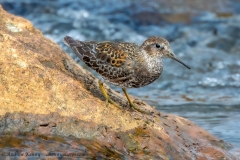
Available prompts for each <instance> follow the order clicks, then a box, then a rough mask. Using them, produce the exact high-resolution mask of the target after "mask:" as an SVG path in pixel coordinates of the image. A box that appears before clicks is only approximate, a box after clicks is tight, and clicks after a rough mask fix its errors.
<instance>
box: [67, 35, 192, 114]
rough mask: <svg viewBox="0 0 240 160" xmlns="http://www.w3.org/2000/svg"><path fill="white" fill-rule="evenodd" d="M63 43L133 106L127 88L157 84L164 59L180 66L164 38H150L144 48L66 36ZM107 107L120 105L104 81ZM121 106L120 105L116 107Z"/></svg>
mask: <svg viewBox="0 0 240 160" xmlns="http://www.w3.org/2000/svg"><path fill="white" fill-rule="evenodd" d="M64 42H65V44H66V45H68V46H69V47H70V48H71V49H72V50H73V52H74V53H75V54H76V55H77V56H78V57H79V58H80V59H81V60H82V61H83V62H84V63H85V64H86V65H87V66H88V67H90V68H92V69H93V70H95V71H96V72H97V73H99V74H100V75H101V76H102V77H103V79H104V81H105V82H110V83H112V84H113V85H116V86H119V87H121V88H122V90H123V92H124V94H125V96H126V98H127V100H128V102H129V104H130V106H131V107H132V108H133V109H136V110H138V111H141V112H143V111H142V110H139V108H138V106H136V105H135V104H133V102H132V101H131V99H130V98H129V95H128V93H127V90H126V88H139V87H143V86H146V85H148V84H150V83H152V82H154V81H155V80H156V79H158V77H159V76H160V75H161V73H162V71H163V62H162V58H164V57H168V58H172V59H174V60H176V61H177V62H179V63H181V64H182V65H184V66H185V67H187V68H188V69H190V67H189V66H187V65H186V64H185V63H183V62H182V61H181V60H180V59H179V58H178V57H177V56H176V55H175V54H174V53H173V52H172V51H171V49H170V45H169V42H168V41H167V40H166V39H164V38H162V37H149V38H147V39H146V40H145V41H144V42H143V44H142V45H141V46H139V45H137V44H135V43H129V42H109V41H103V42H96V41H78V40H74V39H73V38H71V37H69V36H66V37H65V38H64ZM98 83H99V88H100V89H101V91H102V93H103V95H104V97H105V98H106V101H107V103H108V102H109V103H112V104H115V105H117V104H116V103H115V102H114V101H113V100H112V99H111V98H110V97H109V96H108V93H107V91H106V89H105V88H104V86H103V82H102V81H101V80H99V81H98ZM117 106H118V105H117Z"/></svg>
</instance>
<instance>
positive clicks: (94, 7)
mask: <svg viewBox="0 0 240 160" xmlns="http://www.w3.org/2000/svg"><path fill="white" fill-rule="evenodd" d="M184 2H186V3H180V2H176V1H171V0H170V1H168V2H165V1H157V0H151V1H147V2H146V1H143V0H139V1H134V0H121V1H119V0H88V1H84V0H82V1H81V0H79V1H77V0H69V1H63V0H58V1H57V0H55V1H53V0H52V1H35V2H34V1H31V0H18V1H17V2H16V1H15V0H0V3H1V4H2V5H3V8H4V9H5V10H7V11H9V12H11V13H14V14H17V15H21V16H23V17H25V18H27V19H29V20H30V21H31V22H32V23H33V24H34V25H35V26H36V27H37V28H39V29H40V30H41V31H42V32H43V33H44V35H45V36H46V37H48V38H50V39H52V40H53V41H55V42H56V43H58V44H59V45H60V46H61V47H62V48H63V49H64V50H66V51H67V52H68V53H70V54H71V55H72V56H73V57H74V58H75V60H77V58H76V56H75V55H73V54H72V52H71V51H70V50H69V48H67V46H65V45H64V44H63V42H62V40H63V37H64V36H65V35H69V36H72V37H74V38H76V39H80V40H99V41H101V40H114V41H129V42H135V43H138V44H141V43H142V42H143V41H144V40H145V39H146V38H147V37H148V36H153V35H154V36H163V37H165V38H166V39H168V40H169V41H170V44H171V48H172V50H173V51H174V52H175V53H176V54H177V55H178V56H179V57H180V58H181V59H182V60H183V61H184V62H185V63H186V64H188V65H189V66H191V70H188V69H186V68H185V67H184V66H182V65H181V64H179V63H177V62H175V61H173V60H169V59H164V64H165V66H164V72H163V74H162V75H161V77H160V78H159V79H158V80H157V81H156V82H154V83H153V84H150V85H148V86H146V87H143V88H139V89H129V92H130V94H133V95H135V96H137V97H139V98H140V99H143V100H146V101H147V102H148V103H149V104H151V105H153V106H155V107H156V108H157V109H159V110H161V111H165V112H168V113H173V114H177V115H180V116H183V117H186V118H188V119H190V120H191V121H193V122H194V123H196V124H197V125H199V126H201V127H203V128H205V129H206V130H208V131H209V132H211V133H212V134H214V135H216V136H217V137H219V138H221V139H223V140H225V141H227V142H230V143H232V144H233V145H234V146H235V148H234V150H235V151H236V152H238V154H239V152H240V136H239V135H240V124H239V123H238V120H240V98H239V95H240V2H239V1H238V0H222V1H221V0H217V1H214V3H213V4H212V3H211V2H208V1H205V0H204V1H201V5H200V4H198V3H197V1H189V0H185V1H184ZM84 67H85V66H84ZM112 87H114V86H112ZM114 89H116V90H119V91H120V89H119V88H117V87H114Z"/></svg>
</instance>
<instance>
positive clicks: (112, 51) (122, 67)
mask: <svg viewBox="0 0 240 160" xmlns="http://www.w3.org/2000/svg"><path fill="white" fill-rule="evenodd" d="M64 41H65V43H66V44H67V45H68V46H70V47H71V48H72V50H73V51H74V53H75V54H76V55H77V56H78V57H79V58H80V59H81V60H82V61H83V62H84V63H85V64H86V65H87V66H89V67H91V68H92V69H94V70H95V71H97V72H98V73H99V74H101V75H102V76H103V77H104V78H105V79H108V80H109V81H113V82H117V81H118V80H124V79H128V75H130V73H131V72H132V71H131V70H130V69H128V67H126V66H129V65H132V63H131V61H129V58H130V59H131V55H129V54H126V52H125V51H124V49H125V48H127V47H125V46H124V45H118V44H117V43H114V42H95V41H89V42H82V41H76V40H74V39H72V38H71V37H68V36H67V37H65V38H64ZM125 45H126V44H125Z"/></svg>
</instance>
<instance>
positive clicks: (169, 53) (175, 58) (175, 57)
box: [168, 50, 190, 69]
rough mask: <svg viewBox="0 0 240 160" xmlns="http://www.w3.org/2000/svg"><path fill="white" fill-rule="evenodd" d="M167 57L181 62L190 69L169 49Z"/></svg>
mask: <svg viewBox="0 0 240 160" xmlns="http://www.w3.org/2000/svg"><path fill="white" fill-rule="evenodd" d="M168 57H169V58H172V59H174V60H175V61H177V62H179V63H181V64H182V65H184V66H185V67H187V68H188V69H190V67H189V66H187V65H186V64H185V63H183V62H182V61H181V60H180V59H179V58H178V56H176V55H175V54H174V53H173V52H172V51H171V50H169V51H168Z"/></svg>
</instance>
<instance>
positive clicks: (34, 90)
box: [0, 8, 237, 159]
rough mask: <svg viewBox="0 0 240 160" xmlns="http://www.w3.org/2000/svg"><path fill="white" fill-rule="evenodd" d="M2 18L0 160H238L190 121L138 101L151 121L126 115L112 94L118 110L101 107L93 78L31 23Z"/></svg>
mask: <svg viewBox="0 0 240 160" xmlns="http://www.w3.org/2000/svg"><path fill="white" fill-rule="evenodd" d="M0 14H1V17H0V53H1V54H0V101H1V103H0V133H1V135H0V148H1V149H0V152H1V154H0V156H1V157H0V158H1V159H8V158H11V157H14V154H18V153H19V154H20V156H19V155H16V156H15V158H19V159H20V158H22V157H24V156H25V157H26V156H28V155H29V157H34V156H35V157H36V156H38V157H39V156H40V157H42V158H46V157H48V156H51V155H53V157H66V156H68V157H69V155H67V154H71V155H72V156H73V157H85V158H88V157H91V158H92V157H93V158H94V157H95V158H96V157H97V158H104V159H112V158H114V159H137V158H138V159H151V158H157V159H193V158H194V159H207V158H212V159H237V158H236V157H234V156H233V155H232V154H230V153H229V152H228V151H227V148H228V147H230V145H228V144H227V143H225V142H223V141H222V140H219V139H217V138H215V137H214V136H212V135H211V134H209V133H208V132H206V131H205V130H203V129H201V128H200V127H198V126H196V125H195V124H193V123H192V122H190V121H189V120H187V119H184V118H181V117H178V116H174V115H169V114H164V113H160V112H158V111H156V110H155V109H153V108H152V107H150V106H149V105H147V104H146V103H144V102H142V101H139V100H137V99H136V101H138V102H139V105H140V106H141V107H143V108H145V109H147V110H151V111H152V114H151V115H144V114H140V113H139V112H135V111H131V110H130V109H129V107H128V106H127V101H126V100H125V98H124V97H123V96H122V95H121V94H119V93H117V92H115V91H113V90H111V89H109V88H108V90H109V92H110V94H111V96H112V98H113V99H114V100H115V101H116V102H118V103H119V104H121V105H122V107H123V108H122V109H118V108H116V107H114V106H112V105H109V106H108V107H106V103H105V101H104V99H103V96H102V95H101V92H100V90H99V89H98V86H97V79H95V78H94V77H93V76H92V75H91V73H89V72H88V71H86V70H84V69H82V68H81V67H80V66H78V65H77V63H76V62H74V61H73V59H72V58H71V57H70V56H69V55H68V54H66V53H65V52H64V51H62V50H61V48H60V47H59V46H58V45H56V44H55V43H53V42H52V41H51V40H49V39H47V38H45V37H44V36H43V35H42V34H41V32H40V31H39V30H38V29H35V28H34V27H33V26H32V24H31V23H30V22H29V21H27V20H25V19H23V18H20V17H16V16H14V15H11V14H9V13H7V12H5V11H4V10H3V9H2V8H0ZM21 153H25V155H21ZM58 153H59V155H56V154H58ZM65 153H66V154H65ZM12 154H13V155H12ZM26 154H27V155H26ZM54 154H55V155H54ZM63 154H65V155H63ZM30 155H31V156H30Z"/></svg>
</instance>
